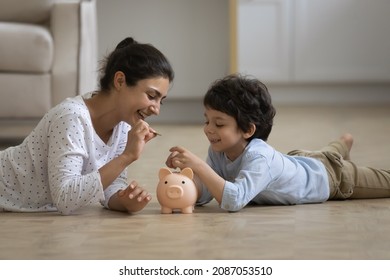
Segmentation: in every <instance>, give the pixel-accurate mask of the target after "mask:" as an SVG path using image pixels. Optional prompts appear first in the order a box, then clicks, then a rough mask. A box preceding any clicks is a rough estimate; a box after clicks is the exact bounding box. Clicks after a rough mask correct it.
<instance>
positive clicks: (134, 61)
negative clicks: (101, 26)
mask: <svg viewBox="0 0 390 280" xmlns="http://www.w3.org/2000/svg"><path fill="white" fill-rule="evenodd" d="M117 71H122V72H123V73H124V74H125V76H126V84H127V85H128V86H135V85H136V84H137V83H138V81H140V80H143V79H149V78H155V77H164V78H167V79H169V82H172V81H173V78H174V72H173V69H172V66H171V64H170V63H169V61H168V59H167V58H166V57H165V56H164V55H163V54H162V53H161V52H160V51H159V50H158V49H156V48H155V47H154V46H152V45H150V44H140V43H138V42H137V41H135V40H134V39H133V38H130V37H128V38H125V39H124V40H122V41H121V42H120V43H119V44H118V45H117V46H116V48H115V50H114V51H113V52H111V53H110V54H109V55H108V56H107V57H106V58H105V59H104V60H103V63H102V67H101V68H100V74H101V77H100V90H102V91H108V90H109V89H110V88H111V86H112V82H113V79H114V75H115V73H116V72H117Z"/></svg>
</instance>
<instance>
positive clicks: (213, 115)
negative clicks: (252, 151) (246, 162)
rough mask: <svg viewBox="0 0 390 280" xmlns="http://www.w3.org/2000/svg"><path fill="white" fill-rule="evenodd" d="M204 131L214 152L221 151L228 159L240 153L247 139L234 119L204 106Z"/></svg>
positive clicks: (234, 157)
mask: <svg viewBox="0 0 390 280" xmlns="http://www.w3.org/2000/svg"><path fill="white" fill-rule="evenodd" d="M204 116H205V119H206V121H205V125H204V133H205V134H206V136H207V138H208V140H209V141H210V146H211V148H212V149H213V150H214V151H215V152H223V153H225V154H226V156H227V157H228V158H229V159H230V160H232V161H233V160H235V159H236V158H237V157H238V156H240V155H241V154H242V152H243V151H244V149H245V147H246V145H247V144H248V141H247V140H246V138H245V133H244V132H243V131H242V130H241V129H240V128H239V127H238V125H237V122H236V120H235V119H234V118H233V117H232V116H229V115H227V114H225V113H223V112H221V111H217V110H213V109H211V108H207V107H206V108H205V113H204Z"/></svg>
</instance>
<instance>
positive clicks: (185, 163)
mask: <svg viewBox="0 0 390 280" xmlns="http://www.w3.org/2000/svg"><path fill="white" fill-rule="evenodd" d="M170 152H171V155H170V156H169V157H168V159H167V161H166V164H167V166H168V167H171V168H180V169H183V168H185V167H189V168H191V169H192V170H193V171H194V173H195V174H196V175H197V176H198V178H199V179H200V180H201V181H202V183H203V184H204V185H205V186H206V187H207V189H208V190H209V192H210V193H211V194H212V195H213V197H214V198H215V200H217V201H218V203H219V204H221V202H222V194H223V189H224V186H225V179H223V178H222V177H221V176H219V175H218V174H217V173H215V171H214V170H213V169H212V168H211V167H210V166H209V165H208V164H207V163H206V162H205V161H203V160H202V159H200V158H199V157H197V156H196V155H194V154H192V153H191V152H190V151H188V150H186V149H184V148H182V147H173V148H171V149H170ZM198 190H199V188H198ZM199 197H200V196H198V198H199Z"/></svg>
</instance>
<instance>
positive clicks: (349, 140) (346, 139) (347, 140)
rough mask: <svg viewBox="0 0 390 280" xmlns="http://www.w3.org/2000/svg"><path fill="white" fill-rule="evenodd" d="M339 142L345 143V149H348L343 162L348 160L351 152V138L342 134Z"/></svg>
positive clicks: (349, 135) (347, 134)
mask: <svg viewBox="0 0 390 280" xmlns="http://www.w3.org/2000/svg"><path fill="white" fill-rule="evenodd" d="M340 140H341V141H343V142H344V143H345V145H347V148H348V153H347V155H346V156H345V157H344V159H345V160H350V159H351V158H350V155H349V154H350V152H351V149H352V145H353V136H352V135H351V134H349V133H345V134H343V135H342V136H341V137H340Z"/></svg>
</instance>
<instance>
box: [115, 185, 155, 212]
mask: <svg viewBox="0 0 390 280" xmlns="http://www.w3.org/2000/svg"><path fill="white" fill-rule="evenodd" d="M117 199H118V203H119V205H118V206H119V207H120V208H122V209H120V208H119V209H118V210H125V211H127V212H129V213H133V212H137V211H140V210H142V209H143V208H144V207H145V206H146V205H147V204H148V203H149V201H150V200H151V199H152V196H151V195H150V194H149V193H148V192H147V191H146V190H145V189H144V188H142V187H141V186H139V185H138V183H137V182H136V181H132V182H131V184H130V185H129V186H128V187H127V188H126V189H124V190H120V191H118V193H117ZM110 207H111V206H110Z"/></svg>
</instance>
